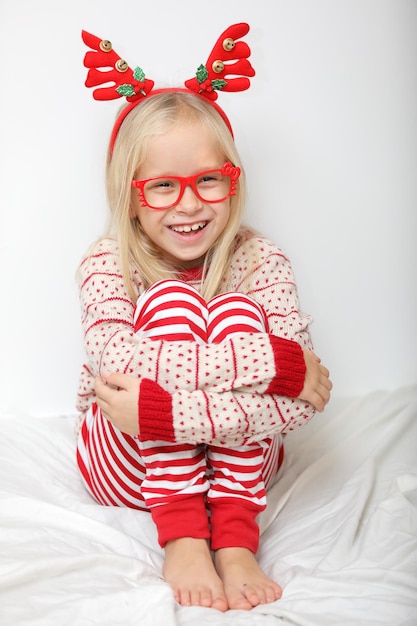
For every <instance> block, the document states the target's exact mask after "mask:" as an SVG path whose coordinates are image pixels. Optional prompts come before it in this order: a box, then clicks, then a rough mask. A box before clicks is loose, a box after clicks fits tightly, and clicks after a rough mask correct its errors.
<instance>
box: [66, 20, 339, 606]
mask: <svg viewBox="0 0 417 626" xmlns="http://www.w3.org/2000/svg"><path fill="white" fill-rule="evenodd" d="M238 26H239V25H238ZM240 26H241V25H240ZM233 28H235V30H234V31H233V33H234V34H235V38H236V32H237V31H236V27H233ZM239 32H240V31H239ZM246 32H247V31H246ZM238 34H239V33H238V32H237V35H238ZM225 35H230V31H226V32H225V33H223V35H222V36H221V38H220V39H222V40H223V42H224V41H225V39H230V37H226V36H225ZM88 37H89V39H88V44H89V45H90V46H91V44H93V45H94V46H95V47H94V49H95V50H98V46H96V43H97V42H96V41H95V40H92V39H91V37H92V36H88ZM233 43H235V42H234V40H233ZM99 45H100V50H101V51H103V47H106V46H108V45H110V46H111V44H109V42H108V41H105V42H100V44H99ZM237 46H238V44H237ZM91 47H93V46H91ZM238 49H239V48H238ZM98 53H99V54H101V52H98ZM106 53H107V52H106ZM87 58H88V57H87V56H86V60H87ZM86 64H87V63H86ZM89 67H92V66H91V65H89ZM141 79H142V80H141V81H140V83H141V86H142V88H143V90H144V91H145V96H144V97H143V98H142V100H141V101H140V102H139V103H134V105H133V106H132V105H131V104H130V105H128V106H127V109H124V110H123V111H122V113H121V115H120V116H119V118H118V119H117V121H116V124H115V128H114V130H113V134H112V138H111V143H110V149H109V155H108V162H107V192H108V199H109V205H110V211H111V217H112V224H111V227H110V230H109V233H108V234H107V236H106V237H104V238H103V239H101V240H100V241H99V242H97V243H96V244H95V245H94V246H93V247H92V249H91V250H90V251H89V252H88V254H87V255H86V257H85V258H84V259H83V260H82V262H81V265H80V268H79V280H80V299H81V307H82V322H83V328H84V335H85V348H86V351H87V356H88V363H87V364H86V365H85V366H84V368H83V372H82V376H81V381H80V390H79V402H78V407H79V409H80V412H81V414H82V416H83V419H82V424H81V428H80V434H79V439H78V448H77V459H78V465H79V468H80V471H81V474H82V476H83V478H84V481H85V483H86V485H87V487H88V489H89V490H90V492H91V493H92V494H93V495H94V497H95V498H96V499H97V500H98V501H99V502H101V503H102V504H104V505H113V506H114V505H115V506H129V507H133V508H137V509H142V510H149V511H150V512H151V515H152V518H153V520H154V522H155V524H156V528H157V531H158V539H159V543H160V545H161V547H163V548H164V550H165V562H164V570H163V573H164V577H165V580H166V581H167V582H168V583H169V584H170V585H171V587H172V589H173V591H174V595H175V598H176V600H177V601H178V602H180V603H181V604H183V605H200V606H210V607H213V608H216V609H218V610H221V611H225V610H227V609H251V608H252V607H253V606H255V605H257V604H260V603H266V602H273V601H275V600H277V599H278V598H279V597H280V595H281V588H280V587H279V585H278V584H277V583H276V582H275V581H273V580H271V579H269V578H268V577H267V576H266V575H265V574H264V573H263V572H262V570H261V569H260V567H259V565H258V563H257V561H256V556H255V555H256V552H257V549H258V543H259V529H258V525H257V521H256V518H257V515H258V514H259V513H260V512H261V511H262V510H264V508H265V506H266V488H267V487H268V485H269V484H271V482H272V480H273V479H274V477H275V476H276V474H277V471H278V469H279V467H280V466H281V463H282V458H283V447H282V433H284V431H286V430H290V429H292V428H294V427H295V426H296V425H298V424H302V423H305V422H306V421H307V420H308V419H309V418H311V417H312V416H313V414H314V411H315V409H318V410H323V408H324V406H325V404H326V403H327V401H328V399H329V394H330V389H331V383H330V381H329V373H328V371H327V369H326V368H325V367H323V366H322V365H321V363H320V360H319V359H318V358H317V357H316V356H315V355H314V353H313V352H312V351H311V341H310V336H309V332H308V325H309V322H310V318H308V317H305V316H303V315H302V314H301V313H300V311H299V306H298V298H297V289H296V285H295V282H294V278H293V274H292V270H291V266H290V263H289V261H288V259H287V258H286V257H285V255H284V254H283V253H282V251H281V250H280V249H279V248H277V247H276V246H275V245H274V244H273V243H271V242H270V241H269V240H268V239H266V238H264V237H262V236H259V235H257V234H256V233H254V232H252V231H251V230H250V229H248V228H246V227H244V226H243V225H242V224H241V214H242V210H243V206H244V199H245V179H244V172H243V168H242V163H241V160H240V157H239V154H238V152H237V149H236V145H235V143H234V140H233V135H232V132H231V127H230V123H229V121H228V120H227V118H226V116H225V114H224V112H223V111H222V110H221V109H219V107H218V106H217V105H215V104H214V103H213V102H212V101H210V100H206V99H205V98H204V97H203V96H201V94H198V93H193V92H192V91H190V90H184V89H169V90H161V91H159V92H153V93H152V92H151V93H149V94H148V93H146V89H147V86H146V81H145V80H144V77H143V76H141ZM95 84H97V82H96V83H95ZM138 104H139V105H138ZM110 372H113V373H110ZM212 553H213V555H214V558H212Z"/></svg>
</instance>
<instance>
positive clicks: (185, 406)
mask: <svg viewBox="0 0 417 626" xmlns="http://www.w3.org/2000/svg"><path fill="white" fill-rule="evenodd" d="M313 364H314V367H312V366H313ZM328 376H329V372H328V370H327V369H326V368H325V367H324V366H322V365H321V364H320V360H319V359H318V358H317V357H315V356H314V355H313V353H311V352H310V353H308V356H307V376H306V382H305V385H304V387H303V389H302V391H301V393H300V396H301V397H300V398H299V399H296V400H294V399H291V398H281V397H279V396H274V395H265V396H262V397H260V396H259V395H257V394H251V393H238V392H224V393H210V392H204V391H201V390H196V391H194V392H186V391H183V390H182V391H177V392H176V393H174V394H172V395H171V394H169V393H168V392H167V391H165V390H164V389H162V388H161V387H160V386H159V385H157V384H156V383H155V382H153V381H150V380H147V379H143V380H139V379H137V378H133V377H131V376H126V375H124V374H110V375H109V376H108V377H106V380H102V379H100V378H99V379H97V380H96V392H97V403H98V405H99V406H100V408H101V409H102V411H103V413H104V414H105V415H106V416H107V417H108V419H110V421H111V422H113V424H114V425H115V426H117V428H119V430H122V431H123V432H126V433H128V434H130V435H138V434H140V436H141V438H143V439H161V440H165V441H185V442H187V443H207V444H214V443H215V444H220V445H225V444H226V445H230V446H234V445H240V444H242V443H246V442H250V441H258V440H261V439H264V438H265V437H267V436H270V435H274V434H277V433H279V432H281V433H284V432H287V431H290V430H293V429H294V428H296V427H297V426H300V425H302V424H304V423H306V422H307V421H308V420H309V419H311V417H312V416H313V414H314V411H312V405H311V404H309V402H308V399H311V401H312V402H314V406H315V408H316V409H317V410H319V411H322V410H323V409H324V407H325V405H326V404H327V402H328V400H329V397H330V390H331V387H332V385H331V382H330V380H329V377H328Z"/></svg>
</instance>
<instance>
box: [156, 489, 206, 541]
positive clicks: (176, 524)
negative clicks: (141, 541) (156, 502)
mask: <svg viewBox="0 0 417 626" xmlns="http://www.w3.org/2000/svg"><path fill="white" fill-rule="evenodd" d="M151 514H152V519H153V521H154V522H155V526H156V528H157V530H158V543H159V545H160V546H161V548H164V547H165V546H166V544H167V543H168V541H172V540H173V539H179V538H181V537H193V538H194V539H209V537H210V527H209V521H208V516H207V510H206V504H205V500H204V494H202V493H197V494H195V495H193V496H190V497H188V498H184V499H181V498H176V499H174V500H173V501H172V502H168V503H167V504H162V505H161V506H155V507H152V508H151Z"/></svg>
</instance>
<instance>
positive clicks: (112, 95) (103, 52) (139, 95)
mask: <svg viewBox="0 0 417 626" xmlns="http://www.w3.org/2000/svg"><path fill="white" fill-rule="evenodd" d="M248 32H249V25H248V24H245V23H240V24H234V25H233V26H229V28H227V29H226V30H225V31H224V32H223V33H222V34H221V35H220V37H219V38H218V40H217V41H216V43H215V45H214V47H213V50H212V51H211V53H210V56H209V57H208V59H207V62H206V64H205V65H200V66H199V67H198V69H197V72H196V76H195V77H194V78H190V79H188V80H186V81H185V82H184V85H185V87H186V88H185V89H184V88H170V89H153V87H154V81H153V80H151V79H149V78H146V77H145V73H144V71H143V70H142V69H141V68H140V67H136V68H135V69H131V68H130V67H129V65H128V64H127V62H126V61H124V60H123V59H121V58H120V57H119V55H118V54H117V53H116V51H115V50H113V47H112V44H111V42H110V41H108V40H107V39H100V38H99V37H96V36H95V35H91V34H90V33H87V32H86V31H84V30H83V31H82V38H83V41H84V43H85V44H86V45H87V46H88V47H89V48H91V50H93V51H94V52H86V54H85V57H84V65H85V67H87V68H88V73H87V79H86V81H85V86H86V87H98V86H99V85H107V86H104V87H99V88H98V89H94V91H93V98H94V99H95V100H114V99H116V98H122V97H125V98H126V100H127V102H128V104H127V106H126V107H125V108H124V109H123V110H122V111H121V113H120V115H119V116H118V118H117V120H116V122H115V125H114V128H113V132H112V136H111V140H110V151H111V152H112V151H113V146H114V142H115V140H116V136H117V133H118V131H119V128H120V126H121V124H122V122H123V120H124V119H125V117H126V116H127V115H128V114H129V113H130V111H131V110H132V109H133V108H134V107H136V106H137V105H138V104H140V103H141V102H143V100H144V99H145V98H149V97H150V96H153V95H156V94H158V93H164V92H169V91H171V92H186V93H194V94H196V95H197V96H200V97H202V98H204V99H205V100H206V101H208V102H210V103H211V104H212V106H213V107H214V108H215V109H216V110H217V111H218V112H219V113H220V115H221V116H222V118H223V119H224V121H225V123H226V124H227V126H228V128H229V130H230V132H231V134H232V136H233V131H232V127H231V124H230V122H229V119H228V117H227V115H226V114H225V112H224V111H223V109H221V108H220V107H219V106H218V105H217V104H216V103H215V100H216V99H217V95H218V94H217V92H218V91H244V90H245V89H248V87H249V86H250V80H249V78H248V77H249V76H255V71H254V69H253V67H252V65H251V64H250V62H249V61H248V57H249V56H250V48H249V46H248V45H247V44H246V43H245V42H244V41H236V40H237V39H240V38H241V37H244V36H245V35H246V34H247V33H248ZM109 83H113V85H109Z"/></svg>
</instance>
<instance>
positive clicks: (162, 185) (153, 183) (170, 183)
mask: <svg viewBox="0 0 417 626" xmlns="http://www.w3.org/2000/svg"><path fill="white" fill-rule="evenodd" d="M176 185H177V183H176V181H175V180H171V179H169V178H156V179H155V180H150V181H149V182H148V183H147V185H146V189H149V190H152V191H171V190H172V189H174V187H175V186H176Z"/></svg>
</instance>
